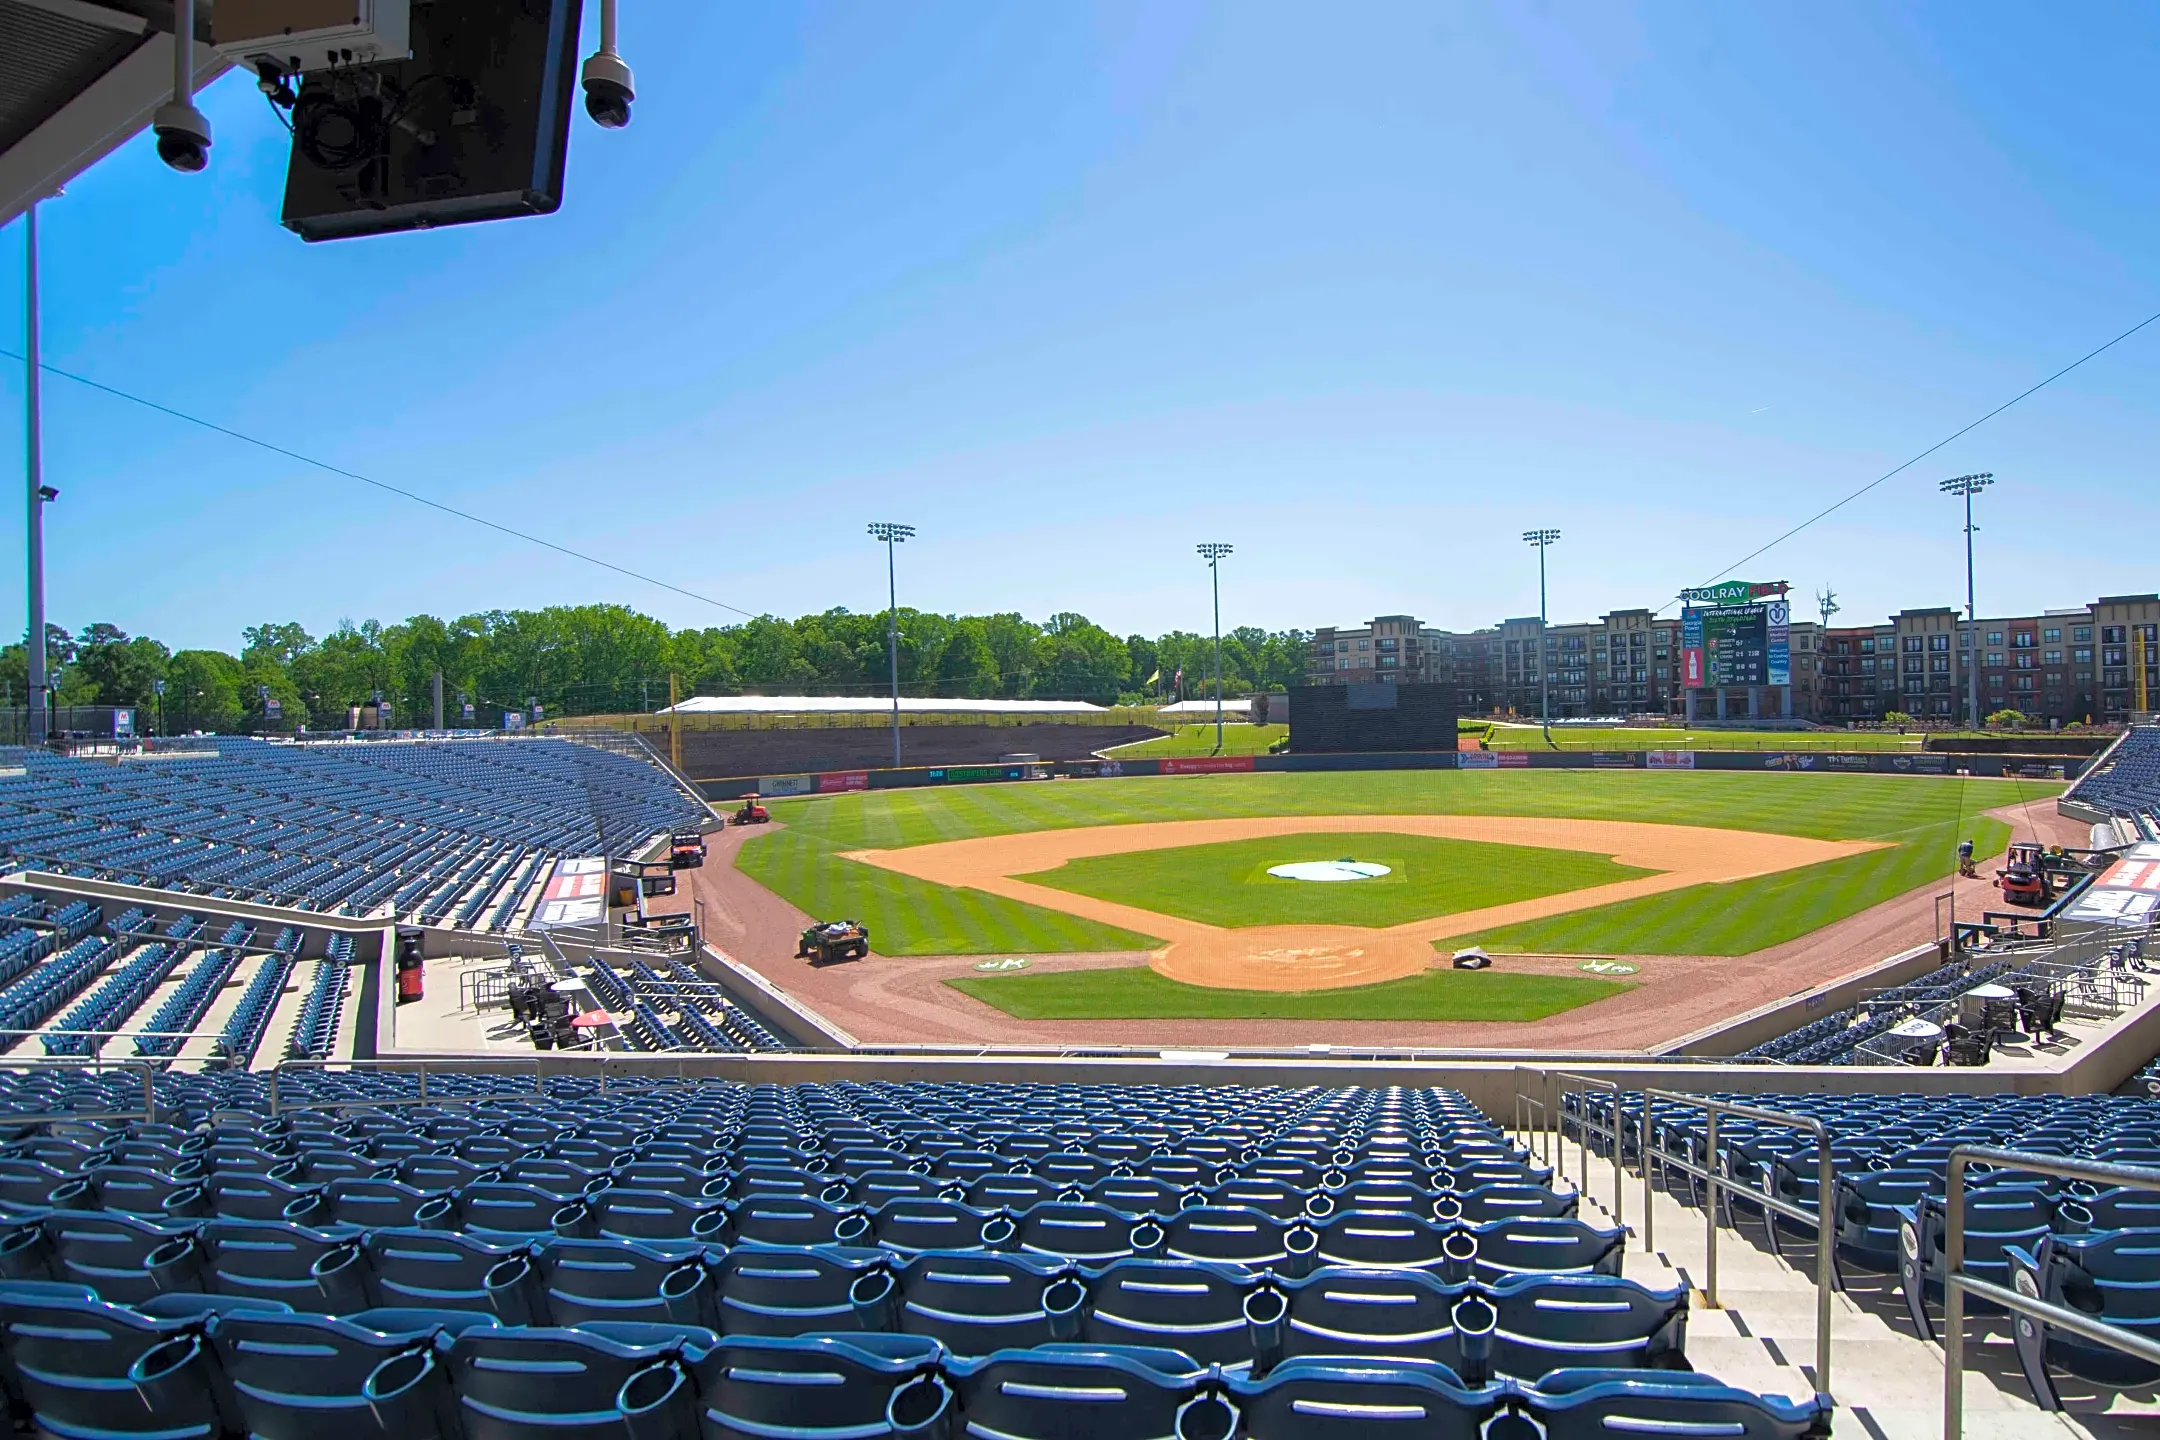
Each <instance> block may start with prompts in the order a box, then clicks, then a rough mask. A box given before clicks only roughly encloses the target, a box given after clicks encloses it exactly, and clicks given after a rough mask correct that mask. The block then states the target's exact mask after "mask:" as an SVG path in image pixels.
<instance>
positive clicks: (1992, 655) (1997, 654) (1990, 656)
mask: <svg viewBox="0 0 2160 1440" xmlns="http://www.w3.org/2000/svg"><path fill="white" fill-rule="evenodd" d="M1987 663H1988V664H1990V665H2000V664H2002V663H2003V652H2002V651H2000V650H1990V651H1988V652H1987Z"/></svg>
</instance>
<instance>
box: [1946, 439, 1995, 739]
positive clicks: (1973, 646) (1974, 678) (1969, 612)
mask: <svg viewBox="0 0 2160 1440" xmlns="http://www.w3.org/2000/svg"><path fill="white" fill-rule="evenodd" d="M1994 483H1995V477H1994V476H1993V475H1992V474H1990V473H1987V472H1985V471H1983V472H1981V473H1979V474H1977V475H1960V476H1958V477H1957V478H1956V479H1954V480H1945V481H1943V482H1942V484H1940V485H1938V486H1936V487H1935V488H1936V489H1938V490H1940V491H1942V493H1943V494H1945V495H1961V496H1963V497H1964V499H1965V626H1966V635H1965V679H1966V681H1967V685H1966V691H1965V693H1966V702H1965V703H1966V707H1967V710H1968V712H1969V713H1968V714H1967V716H1966V723H1967V724H1969V725H1971V726H1972V728H1973V729H1975V730H1978V729H1979V728H1980V611H1979V609H1978V608H1977V607H1976V606H1975V605H1974V603H1973V538H1972V537H1973V523H1972V497H1973V496H1975V495H1977V494H1979V493H1980V492H1981V491H1982V490H1985V489H1987V487H1988V486H1990V485H1992V484H1994Z"/></svg>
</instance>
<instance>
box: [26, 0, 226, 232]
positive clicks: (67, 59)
mask: <svg viewBox="0 0 2160 1440" xmlns="http://www.w3.org/2000/svg"><path fill="white" fill-rule="evenodd" d="M215 4H216V0H196V6H195V37H194V38H195V42H196V43H195V46H194V50H195V56H194V66H195V85H196V88H197V89H200V88H201V87H202V86H204V85H207V84H209V83H210V81H212V80H214V79H216V78H217V77H218V75H219V74H221V73H222V72H223V71H224V69H225V64H224V62H223V61H221V60H219V59H218V58H217V57H216V56H215V55H214V54H212V53H211V50H210V48H209V45H208V43H207V42H208V40H209V37H210V21H211V16H212V13H213V11H214V8H215ZM172 26H173V7H172V5H171V4H170V3H169V0H0V225H5V224H7V223H9V222H10V221H12V220H13V219H14V218H15V217H16V216H17V215H20V214H22V212H23V211H24V210H25V209H27V208H28V207H29V206H30V204H31V203H32V202H34V201H37V200H42V199H44V198H46V197H47V196H50V195H52V194H54V193H55V192H57V191H58V190H59V189H60V187H61V186H63V185H65V184H66V183H67V182H68V181H70V180H72V179H73V178H75V176H77V175H79V174H81V173H82V172H83V171H84V170H86V169H88V168H89V167H90V166H92V165H94V164H96V163H97V162H98V161H99V160H102V159H103V158H104V157H105V156H107V155H109V154H111V153H112V152H113V151H114V150H115V149H117V148H118V147H119V146H120V145H121V144H123V143H124V142H126V141H127V140H128V139H129V138H131V137H132V136H134V135H136V134H137V133H139V132H140V131H141V130H142V129H143V128H144V127H145V126H147V125H148V124H149V123H150V117H151V115H152V114H153V113H154V112H155V111H156V110H157V107H158V106H160V105H162V104H163V103H164V102H165V101H166V100H167V99H168V98H169V97H170V96H171V94H172V62H173V52H172V45H173V40H172Z"/></svg>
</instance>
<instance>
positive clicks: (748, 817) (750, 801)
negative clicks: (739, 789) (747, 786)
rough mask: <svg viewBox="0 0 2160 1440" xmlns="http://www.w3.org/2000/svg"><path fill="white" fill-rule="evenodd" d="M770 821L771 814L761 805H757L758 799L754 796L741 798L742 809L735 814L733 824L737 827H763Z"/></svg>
mask: <svg viewBox="0 0 2160 1440" xmlns="http://www.w3.org/2000/svg"><path fill="white" fill-rule="evenodd" d="M770 819H772V812H771V811H770V810H767V809H766V808H765V807H764V806H763V805H760V804H758V798H757V796H755V795H745V796H743V797H742V809H740V810H737V811H736V812H735V823H736V824H737V825H763V824H764V823H765V822H766V821H768V820H770Z"/></svg>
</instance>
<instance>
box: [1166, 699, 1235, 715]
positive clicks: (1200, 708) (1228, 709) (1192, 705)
mask: <svg viewBox="0 0 2160 1440" xmlns="http://www.w3.org/2000/svg"><path fill="white" fill-rule="evenodd" d="M1222 712H1223V714H1225V715H1235V716H1237V717H1238V718H1239V719H1243V718H1245V717H1246V716H1248V715H1250V714H1252V701H1250V700H1232V699H1230V698H1229V697H1228V696H1225V697H1223V702H1222ZM1161 713H1163V714H1165V715H1209V716H1212V715H1213V714H1214V713H1215V702H1214V701H1213V700H1180V701H1178V702H1177V704H1175V705H1164V706H1162V707H1161Z"/></svg>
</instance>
